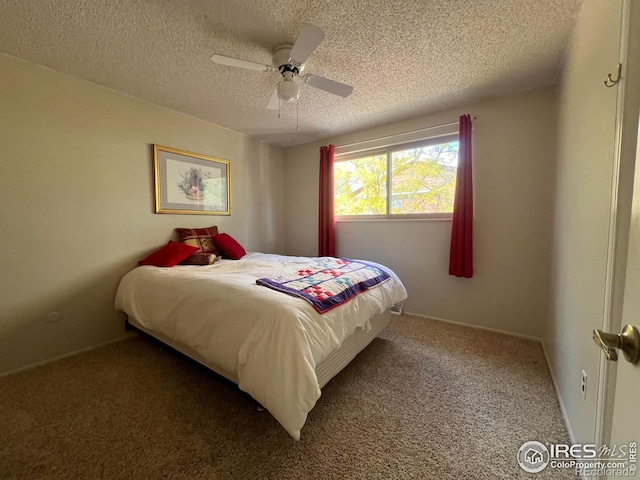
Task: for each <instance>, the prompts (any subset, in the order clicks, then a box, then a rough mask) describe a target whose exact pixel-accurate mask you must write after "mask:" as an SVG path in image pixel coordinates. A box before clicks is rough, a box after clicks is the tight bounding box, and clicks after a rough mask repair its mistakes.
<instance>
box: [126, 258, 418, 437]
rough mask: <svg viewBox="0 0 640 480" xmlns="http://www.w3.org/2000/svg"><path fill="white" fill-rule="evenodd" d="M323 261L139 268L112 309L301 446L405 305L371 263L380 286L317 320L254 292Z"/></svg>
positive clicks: (275, 296) (281, 299)
mask: <svg viewBox="0 0 640 480" xmlns="http://www.w3.org/2000/svg"><path fill="white" fill-rule="evenodd" d="M329 260H332V261H335V260H336V259H329V258H328V257H320V258H307V257H289V256H281V255H274V254H264V253H258V252H250V253H248V254H247V255H245V256H244V257H242V259H240V260H220V261H218V262H216V263H214V264H213V265H206V266H193V265H177V266H175V267H173V268H161V267H154V266H142V267H138V268H136V269H134V270H132V271H131V272H129V273H128V274H127V275H125V276H124V277H123V279H122V280H121V282H120V285H119V287H118V291H117V294H116V300H115V306H116V309H117V310H119V311H123V312H125V313H126V314H127V316H128V322H129V323H130V324H131V325H133V326H134V327H135V328H137V329H139V330H141V331H143V332H145V333H147V334H149V335H151V336H153V337H154V338H157V339H158V340H160V341H162V342H164V343H166V344H168V345H169V346H171V347H173V348H175V349H176V350H178V351H180V352H182V353H184V354H186V355H187V356H189V357H191V358H193V359H194V360H196V361H198V362H200V363H202V364H204V365H205V366H207V367H208V368H210V369H212V370H213V371H215V372H217V373H218V374H220V375H222V376H224V377H226V378H228V379H229V380H231V381H233V382H234V383H236V384H237V385H238V386H239V388H240V389H241V390H243V391H245V392H247V393H248V394H249V395H251V396H252V397H253V398H254V399H255V400H256V401H257V402H259V403H260V404H261V405H263V406H264V407H265V408H266V409H267V410H268V411H269V412H270V413H271V414H272V415H273V416H274V418H275V419H276V420H277V421H278V422H279V423H280V424H281V425H282V426H283V427H284V428H285V429H286V430H287V432H289V434H290V435H291V436H292V437H293V438H295V439H299V438H300V430H301V429H302V427H303V425H304V423H305V421H306V418H307V414H308V413H309V411H311V409H312V408H313V407H314V405H315V403H316V402H317V400H318V398H320V389H321V388H322V387H323V386H324V385H325V384H326V383H327V382H328V381H329V380H330V379H331V378H332V377H333V376H334V375H336V374H337V373H338V372H339V371H340V370H341V369H342V368H344V367H345V366H346V365H347V364H348V363H349V362H350V361H351V360H352V359H353V358H354V357H355V356H356V355H357V354H358V352H360V351H361V350H362V349H364V348H365V347H366V346H367V345H368V344H369V343H370V342H371V341H372V340H373V339H374V338H375V337H376V336H377V335H378V333H380V332H381V331H382V330H384V328H385V327H386V326H387V325H388V323H389V319H390V314H389V310H390V308H391V307H393V306H397V305H400V304H401V303H402V302H403V301H404V300H405V299H406V296H407V293H406V290H405V288H404V286H403V285H402V282H401V281H400V280H399V278H398V277H397V275H396V274H395V273H394V272H393V271H391V270H390V269H388V268H387V267H384V266H382V265H379V264H376V263H373V262H362V263H366V264H368V265H370V266H371V267H373V268H375V269H380V270H381V271H383V272H384V274H385V275H386V276H387V277H388V278H387V279H386V280H385V281H383V282H381V283H380V284H379V285H376V286H372V287H370V288H367V289H364V290H363V291H362V292H360V293H358V294H356V295H355V296H354V297H353V298H352V299H350V300H348V301H345V302H344V303H338V304H335V305H331V306H330V308H328V310H327V311H325V312H324V313H319V312H318V308H319V307H318V306H317V305H313V304H312V303H311V302H310V301H309V300H308V299H307V300H305V299H304V298H299V297H297V296H293V295H291V294H286V293H283V292H282V291H278V290H277V289H275V288H273V287H271V288H269V286H268V285H265V284H264V282H263V284H258V283H257V281H259V280H265V279H275V278H284V277H283V275H285V274H288V273H289V272H291V271H305V269H312V268H313V267H314V266H317V265H319V264H324V263H323V262H325V263H326V262H327V261H329ZM358 262H359V261H358Z"/></svg>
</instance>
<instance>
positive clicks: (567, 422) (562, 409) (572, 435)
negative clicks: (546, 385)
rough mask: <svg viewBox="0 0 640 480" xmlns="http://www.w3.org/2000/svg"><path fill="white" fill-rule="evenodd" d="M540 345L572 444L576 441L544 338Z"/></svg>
mask: <svg viewBox="0 0 640 480" xmlns="http://www.w3.org/2000/svg"><path fill="white" fill-rule="evenodd" d="M540 344H541V345H542V353H544V359H545V360H546V362H547V369H548V370H549V376H550V377H551V383H553V388H554V389H555V391H556V397H557V398H558V404H559V405H560V411H561V412H562V418H563V420H564V426H565V428H566V429H567V433H568V434H569V441H570V442H571V443H572V444H574V443H576V436H575V435H574V434H573V429H572V428H571V422H570V421H569V416H568V415H567V409H566V408H565V406H564V402H563V401H562V397H561V396H560V390H559V389H558V382H557V381H556V376H555V375H554V374H553V369H552V368H551V361H550V360H549V354H548V353H547V347H546V346H545V344H544V340H541V341H540Z"/></svg>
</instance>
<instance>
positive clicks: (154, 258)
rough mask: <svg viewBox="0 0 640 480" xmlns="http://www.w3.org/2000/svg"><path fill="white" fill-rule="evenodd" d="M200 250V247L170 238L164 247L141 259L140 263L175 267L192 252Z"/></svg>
mask: <svg viewBox="0 0 640 480" xmlns="http://www.w3.org/2000/svg"><path fill="white" fill-rule="evenodd" d="M196 250H198V247H192V246H191V245H185V244H184V243H180V242H172V241H171V240H169V243H167V244H166V245H165V246H164V247H162V248H161V249H159V250H156V251H155V252H153V253H152V254H151V255H149V256H148V257H147V258H145V259H144V260H140V261H139V262H138V265H155V266H156V267H173V266H174V265H177V264H178V263H180V262H181V261H182V260H184V259H185V258H187V257H189V256H190V255H191V254H192V253H194V252H195V251H196Z"/></svg>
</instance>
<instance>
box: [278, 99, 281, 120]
mask: <svg viewBox="0 0 640 480" xmlns="http://www.w3.org/2000/svg"><path fill="white" fill-rule="evenodd" d="M281 110H282V100H280V98H278V118H280V111H281Z"/></svg>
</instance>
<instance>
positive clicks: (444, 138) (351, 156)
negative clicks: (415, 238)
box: [334, 133, 459, 222]
mask: <svg viewBox="0 0 640 480" xmlns="http://www.w3.org/2000/svg"><path fill="white" fill-rule="evenodd" d="M458 140H459V135H458V133H451V134H449V135H439V136H436V137H429V138H426V139H422V140H416V141H413V142H408V143H400V144H393V145H388V146H385V147H382V148H372V149H367V150H358V151H354V152H352V153H343V154H337V155H336V158H335V160H334V163H339V162H346V161H349V160H357V159H359V158H366V157H373V156H375V155H382V154H384V155H386V157H387V201H386V206H387V213H385V214H383V215H336V216H335V220H336V221H338V222H342V221H350V222H351V221H356V222H361V221H368V220H451V218H452V217H453V212H438V213H391V198H390V197H391V194H392V188H391V182H392V181H393V179H392V162H391V155H392V154H393V153H394V152H399V151H402V150H410V149H412V148H416V147H428V146H431V145H437V144H440V143H447V142H451V141H458ZM334 195H335V192H334Z"/></svg>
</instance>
